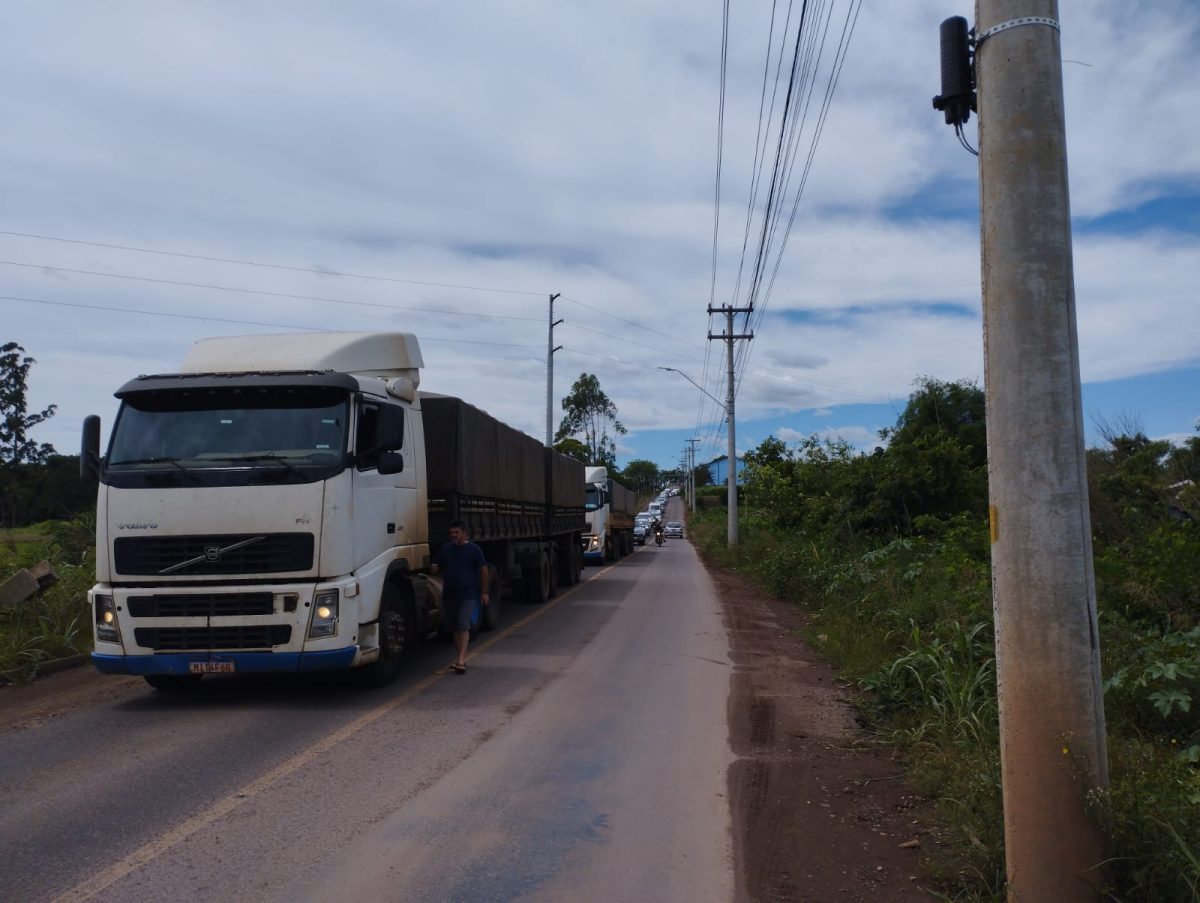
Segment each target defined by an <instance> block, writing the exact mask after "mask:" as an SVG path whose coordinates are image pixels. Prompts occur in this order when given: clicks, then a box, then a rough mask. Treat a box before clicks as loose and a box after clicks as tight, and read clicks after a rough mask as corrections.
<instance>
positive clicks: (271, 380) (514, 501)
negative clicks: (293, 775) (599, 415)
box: [81, 333, 587, 689]
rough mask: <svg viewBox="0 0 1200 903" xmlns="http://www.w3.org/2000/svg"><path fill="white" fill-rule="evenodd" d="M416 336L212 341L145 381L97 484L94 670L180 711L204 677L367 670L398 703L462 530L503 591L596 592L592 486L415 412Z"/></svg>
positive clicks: (461, 418) (546, 452) (523, 445)
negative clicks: (447, 553) (583, 580)
mask: <svg viewBox="0 0 1200 903" xmlns="http://www.w3.org/2000/svg"><path fill="white" fill-rule="evenodd" d="M422 367H423V362H422V358H421V351H420V348H419V346H418V343H417V340H416V338H415V337H414V336H412V335H411V334H408V333H324V334H305V335H274V336H262V335H259V336H244V337H231V338H216V339H204V340H201V341H200V342H197V343H196V345H195V346H193V348H192V350H191V352H190V353H189V354H188V355H187V357H186V358H185V360H184V362H183V366H182V368H181V372H180V373H176V374H170V375H166V376H139V377H137V378H136V379H133V380H130V381H129V382H127V383H126V384H125V385H124V386H122V387H121V388H120V389H119V390H118V391H117V393H116V394H117V397H118V398H120V399H121V407H120V410H119V412H118V414H117V418H116V422H115V423H114V425H113V428H112V435H111V439H110V441H109V445H108V451H107V454H106V455H105V456H104V457H100V455H99V445H100V421H99V418H98V417H89V418H87V420H86V421H85V423H84V431H83V433H84V435H83V449H82V451H83V454H82V458H81V468H83V469H86V470H87V471H90V472H91V473H95V474H96V475H98V477H99V480H100V487H99V493H98V497H97V517H96V524H97V533H96V578H97V583H96V585H95V587H93V588H92V590H91V591H90V592H89V593H88V599H89V602H90V604H91V608H92V614H93V625H94V637H95V652H94V653H93V654H92V661H93V662H94V663H95V665H96V667H97V668H99V670H101V671H104V672H107V673H117V674H138V675H143V676H144V677H145V678H146V680H147V681H148V682H149V683H150V684H151V685H153V686H155V687H158V688H162V689H169V688H174V687H180V686H184V685H188V684H190V683H194V682H195V681H198V680H199V679H200V678H201V676H202V675H204V674H207V673H230V672H232V673H243V672H263V671H316V670H326V669H339V668H360V667H361V668H363V669H364V671H365V674H366V676H367V677H369V679H370V680H371V682H373V683H377V684H385V683H388V682H389V681H391V680H392V679H393V678H394V677H395V675H396V673H397V671H398V669H399V667H400V665H401V662H402V661H403V659H404V658H405V656H406V655H407V654H408V653H409V652H410V650H411V647H412V646H413V644H414V643H415V642H417V641H418V640H419V639H421V638H422V637H424V636H427V635H429V634H431V633H433V632H435V631H437V630H439V628H440V627H441V626H442V625H440V623H439V609H438V600H439V596H440V587H441V582H440V580H439V579H437V578H436V577H429V576H428V571H429V564H430V560H431V557H432V556H433V555H434V554H436V552H437V549H438V547H439V546H440V545H441V544H442V543H443V542H444V541H446V537H447V529H448V525H449V523H450V521H451V520H454V519H461V520H463V521H465V522H466V524H467V529H468V532H469V535H470V537H471V539H472V540H473V541H474V542H476V543H478V544H479V546H480V547H481V548H482V550H483V552H484V555H485V557H486V558H487V561H488V566H489V570H490V572H491V580H492V581H493V584H492V589H491V592H490V599H491V604H490V605H488V606H487V607H486V608H484V609H483V613H482V614H483V623H482V625H481V626H482V628H483V629H485V630H486V629H489V628H491V627H494V626H495V625H496V622H497V619H498V618H499V609H500V602H501V599H502V596H503V588H504V586H505V584H509V585H511V587H512V589H513V591H515V592H520V593H521V594H522V595H523V596H524V597H525V598H526V599H529V600H532V601H535V602H539V601H542V600H544V599H547V598H549V597H550V596H552V595H554V593H555V591H556V589H557V587H558V586H560V585H569V584H573V583H575V582H577V581H578V580H579V579H580V571H581V568H582V554H581V543H582V536H583V533H584V531H585V530H586V529H587V522H586V520H585V517H584V490H583V478H584V468H583V465H582V464H580V463H579V462H578V461H575V460H573V459H571V458H569V457H567V456H565V455H561V454H559V453H557V452H554V451H553V450H550V449H546V448H544V447H543V446H542V445H541V443H539V442H538V441H537V440H535V439H533V438H532V437H530V436H527V435H525V434H524V433H521V432H519V431H518V430H515V429H513V428H512V427H510V426H506V425H505V424H503V423H501V422H500V421H498V420H496V419H495V418H493V417H490V416H489V415H488V414H486V413H484V412H483V411H481V410H479V409H478V408H475V407H473V406H471V405H470V404H468V403H467V402H465V401H462V400H460V399H458V398H452V397H449V396H444V395H435V394H431V393H426V392H420V391H419V390H418V386H419V385H420V371H421V368H422Z"/></svg>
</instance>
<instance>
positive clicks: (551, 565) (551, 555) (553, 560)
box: [545, 548, 558, 598]
mask: <svg viewBox="0 0 1200 903" xmlns="http://www.w3.org/2000/svg"><path fill="white" fill-rule="evenodd" d="M555 552H556V550H555V549H553V548H550V549H547V550H546V552H545V556H546V565H547V567H546V573H547V576H548V577H549V578H550V586H549V592H548V593H547V595H548V596H550V597H551V598H553V597H554V596H557V595H558V555H556V554H555Z"/></svg>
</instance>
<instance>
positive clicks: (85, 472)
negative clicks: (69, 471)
mask: <svg viewBox="0 0 1200 903" xmlns="http://www.w3.org/2000/svg"><path fill="white" fill-rule="evenodd" d="M99 475H100V418H99V417H97V416H96V415H95V414H89V415H88V416H87V417H84V418H83V438H82V440H81V441H80V443H79V479H81V480H83V481H84V482H87V481H88V480H90V479H91V478H92V477H98V476H99Z"/></svg>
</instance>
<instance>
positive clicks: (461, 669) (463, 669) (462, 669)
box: [450, 662, 467, 674]
mask: <svg viewBox="0 0 1200 903" xmlns="http://www.w3.org/2000/svg"><path fill="white" fill-rule="evenodd" d="M450 668H451V670H453V671H454V673H455V674H466V673H467V666H466V665H460V664H458V662H455V663H454V664H453V665H451V666H450Z"/></svg>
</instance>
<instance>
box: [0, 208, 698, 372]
mask: <svg viewBox="0 0 1200 903" xmlns="http://www.w3.org/2000/svg"><path fill="white" fill-rule="evenodd" d="M0 235H8V236H13V237H16V238H30V239H35V240H38V241H51V242H58V243H60V244H71V245H83V246H86V247H94V248H107V249H110V250H117V251H132V252H136V253H139V254H156V255H158V256H161V257H177V258H182V259H184V260H200V261H205V262H208V263H228V264H235V265H238V266H249V267H258V268H261V269H269V270H279V271H284V272H292V273H308V274H313V275H317V276H334V277H338V278H346V279H365V280H368V281H372V282H388V283H397V284H401V285H418V286H425V287H430V288H451V289H462V290H464V291H475V292H492V293H496V294H507V295H530V296H536V297H541V296H542V295H543V294H545V293H544V292H531V291H525V290H522V289H510V288H499V287H496V286H482V285H469V284H465V283H453V282H431V281H426V280H417V279H404V278H401V277H398V276H380V275H375V274H371V273H356V272H350V271H346V270H330V269H320V268H317V267H301V266H291V265H287V264H279V263H270V262H266V261H261V260H250V259H245V258H234V257H218V256H213V255H207V254H191V253H187V252H184V251H167V250H163V249H161V248H147V247H142V246H139V245H123V244H117V243H114V242H102V241H90V240H85V239H79V238H66V237H64V236H60V235H43V234H40V233H36V232H20V231H16V230H12V229H0ZM3 262H4V263H9V265H12V266H32V265H30V264H21V263H17V262H12V261H3ZM39 268H40V269H48V270H59V271H62V272H76V273H79V274H81V275H95V276H110V277H114V278H126V279H135V280H138V281H144V282H153V281H157V282H160V283H161V284H167V285H180V286H189V287H196V288H212V289H215V290H219V291H238V292H246V293H254V294H263V295H271V294H274V295H276V296H279V297H290V298H297V299H300V300H311V301H328V302H331V303H338V304H355V305H358V306H372V305H370V304H369V303H368V302H358V301H349V300H347V299H342V298H325V297H320V296H311V295H292V294H285V293H283V292H275V293H272V292H266V291H254V290H250V289H239V288H232V287H224V286H218V285H209V284H204V283H192V282H186V281H177V282H176V281H171V280H165V279H164V280H153V279H151V278H150V277H139V276H130V275H118V274H114V273H103V272H96V271H90V270H71V269H69V268H66V267H51V266H44V267H39ZM563 300H564V301H569V302H571V303H572V304H575V305H578V306H579V307H582V308H585V309H587V310H591V311H594V312H596V313H599V314H603V315H604V316H606V317H611V318H612V319H614V320H617V321H619V322H621V323H624V324H626V325H627V326H632V327H634V328H636V329H642V330H645V331H646V332H650V333H653V334H655V335H658V336H662V337H663V338H667V339H671V340H672V341H675V342H680V343H682V344H684V345H690V346H692V347H693V348H700V347H703V346H701V344H700V343H699V342H689V341H687V340H685V339H681V338H679V337H678V336H675V335H672V334H670V333H667V332H662V331H661V330H658V329H654V328H653V327H650V326H646V325H645V324H644V323H639V322H637V321H635V320H629V319H626V318H624V317H619V316H617V315H616V314H613V313H610V312H609V311H606V310H604V309H603V308H600V307H596V306H594V305H591V304H587V303H585V302H583V301H580V300H578V299H577V298H569V297H566V296H565V295H564V296H563ZM380 306H382V307H391V306H392V305H380ZM395 308H396V309H397V310H413V311H428V312H430V313H450V314H457V315H461V316H490V317H496V318H498V319H509V320H529V321H531V322H533V321H536V322H541V321H540V320H539V319H537V318H534V317H515V316H503V315H500V314H464V313H461V312H456V311H442V310H432V309H426V308H419V307H401V306H399V305H396V306H395Z"/></svg>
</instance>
